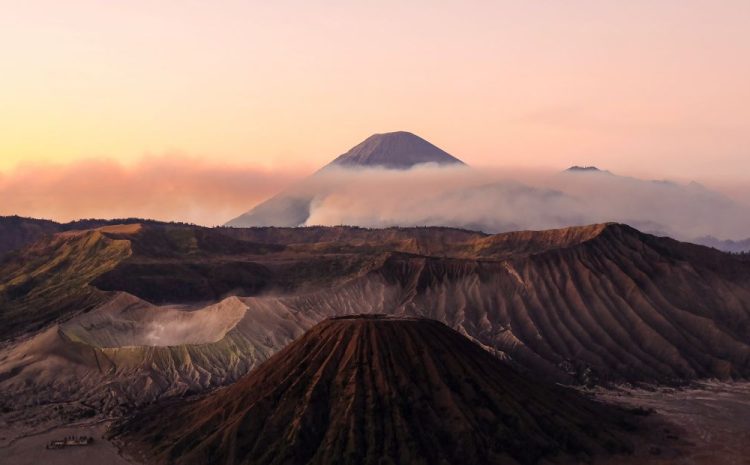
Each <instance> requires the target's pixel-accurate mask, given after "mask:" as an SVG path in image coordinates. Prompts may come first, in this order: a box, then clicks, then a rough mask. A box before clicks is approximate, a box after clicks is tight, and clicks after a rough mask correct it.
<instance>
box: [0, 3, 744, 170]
mask: <svg viewBox="0 0 750 465" xmlns="http://www.w3.org/2000/svg"><path fill="white" fill-rule="evenodd" d="M748 24H750V2H748V1H747V0H650V1H641V0H631V1H613V0H565V1H563V0H559V1H556V0H523V1H522V0H513V1H510V0H486V1H467V0H463V1H440V0H430V1H426V0H411V1H408V2H407V1H403V0H400V1H391V0H379V1H368V2H365V1H312V0H307V1H290V0H278V1H251V0H245V1H232V0H221V1H214V2H208V1H205V0H201V1H197V0H182V1H151V0H148V1H146V0H127V1H101V0H66V1H59V0H4V1H3V6H2V14H0V57H1V58H2V59H1V60H0V173H5V176H13V173H15V172H18V170H21V171H23V172H28V170H29V169H30V168H29V167H33V166H44V167H47V168H50V167H53V168H54V167H58V166H70V165H75V164H77V163H87V162H88V161H90V160H108V162H116V163H118V164H120V165H123V166H136V165H138V166H141V165H142V164H143V163H145V162H144V160H149V159H152V158H154V157H155V158H159V157H163V156H168V157H174V156H185V157H188V158H190V159H193V160H195V159H197V160H201V161H202V162H203V163H208V164H210V163H214V162H216V163H219V162H220V164H221V166H227V165H232V166H243V167H246V169H249V168H247V167H252V169H253V170H261V171H263V170H266V171H268V170H271V171H270V172H273V171H274V170H279V171H284V172H287V173H288V172H290V171H293V172H299V173H300V174H304V173H305V172H309V171H312V170H314V169H315V168H317V167H319V166H320V165H322V164H324V163H326V162H327V161H329V160H330V159H331V158H333V157H335V156H336V155H338V154H340V153H342V152H344V151H346V150H347V149H348V148H350V147H351V146H352V145H354V144H356V143H357V142H359V141H360V140H362V139H364V138H365V137H366V136H368V135H370V134H372V133H376V132H386V131H392V130H408V131H412V132H415V133H417V134H419V135H421V136H423V137H425V138H426V139H428V140H430V141H432V142H433V143H435V144H436V145H438V146H440V147H442V148H444V149H445V150H447V151H448V152H450V153H452V154H454V155H456V156H459V157H460V158H462V159H463V160H465V161H466V162H468V163H470V164H473V165H485V166H486V165H493V166H504V167H505V166H523V167H548V168H555V169H557V168H564V167H566V166H568V165H571V164H596V165H599V166H602V167H604V168H608V169H610V170H614V171H617V172H619V173H624V174H631V175H639V176H650V177H659V178H661V177H677V178H698V179H731V180H733V182H735V183H737V182H742V181H744V180H746V179H747V178H743V176H745V173H750V85H749V84H748V83H750V27H748ZM144 157H145V158H144ZM19 165H25V167H21V168H19ZM266 171H264V172H266ZM9 173H10V174H9ZM0 179H2V178H0Z"/></svg>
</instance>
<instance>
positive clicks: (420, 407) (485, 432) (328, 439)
mask: <svg viewBox="0 0 750 465" xmlns="http://www.w3.org/2000/svg"><path fill="white" fill-rule="evenodd" d="M163 408H164V407H163V406H162V407H160V408H154V409H152V410H151V412H146V413H144V414H142V415H141V416H139V417H136V418H134V419H131V420H129V421H128V422H127V423H124V424H122V425H120V426H118V427H117V428H116V429H115V431H116V433H115V434H116V435H121V436H123V439H124V442H126V443H129V444H131V447H133V448H134V450H136V449H137V450H140V451H146V455H147V456H148V458H150V459H153V460H155V463H178V464H207V463H234V464H271V463H273V464H290V465H291V464H330V463H337V464H381V463H389V464H407V463H408V464H431V463H450V464H456V463H482V464H511V463H513V464H517V463H522V464H526V463H537V462H538V461H540V460H542V459H552V458H554V457H557V458H566V459H571V460H579V459H584V460H585V459H586V458H588V457H590V456H591V455H592V454H597V453H608V452H619V451H624V450H628V448H629V445H628V443H627V441H626V440H624V439H623V438H624V433H621V432H620V430H619V427H618V426H616V425H615V421H622V420H623V415H624V413H622V412H621V411H619V410H615V409H613V408H610V407H606V406H603V405H601V404H598V403H594V402H592V401H590V400H588V399H585V398H583V397H581V396H579V395H578V394H576V393H574V392H572V391H568V390H565V389H562V388H558V387H554V386H545V385H543V384H540V383H538V382H532V381H531V380H528V379H526V378H525V377H523V376H521V375H519V374H518V373H516V372H515V371H514V370H513V369H511V368H509V367H507V366H505V365H504V364H503V363H502V362H500V361H499V360H498V359H497V358H495V357H494V356H492V355H491V354H490V353H488V352H486V351H485V350H484V349H482V348H481V347H479V346H477V345H476V344H474V343H473V342H471V341H469V340H468V339H467V338H465V337H464V336H462V335H461V334H459V333H457V332H456V331H454V330H452V329H449V328H448V327H447V326H445V325H444V324H442V323H439V322H437V321H434V320H427V319H422V318H394V317H384V316H357V317H346V318H334V319H329V320H326V321H324V322H322V323H320V324H318V325H317V326H315V327H314V328H313V329H311V330H310V331H308V332H307V333H306V334H305V335H303V336H302V337H301V338H300V339H298V340H296V341H295V342H294V343H292V344H291V345H289V346H288V347H287V348H285V349H284V350H282V351H281V352H279V353H278V354H276V355H275V356H273V357H271V358H270V359H269V360H268V361H267V362H266V363H264V364H263V365H262V366H260V367H259V368H258V369H257V370H255V371H254V372H252V373H251V374H250V375H248V376H247V377H245V378H243V379H242V380H240V381H238V382H237V383H236V384H234V385H233V386H231V387H230V388H227V389H224V390H220V391H216V392H214V393H213V394H211V395H209V396H208V397H206V398H203V399H201V400H197V401H192V402H184V401H183V402H182V403H180V404H178V405H175V406H172V411H171V412H170V415H169V416H166V417H165V416H164V415H163V414H161V412H163Z"/></svg>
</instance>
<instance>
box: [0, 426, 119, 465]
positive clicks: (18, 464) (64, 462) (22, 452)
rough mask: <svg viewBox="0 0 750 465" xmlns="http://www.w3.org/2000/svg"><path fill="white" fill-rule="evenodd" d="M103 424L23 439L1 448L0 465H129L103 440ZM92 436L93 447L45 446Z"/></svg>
mask: <svg viewBox="0 0 750 465" xmlns="http://www.w3.org/2000/svg"><path fill="white" fill-rule="evenodd" d="M106 428H107V424H106V423H99V424H95V425H90V426H79V427H75V426H73V427H70V426H69V427H63V428H55V429H53V430H51V431H48V432H44V433H39V434H35V435H31V436H26V437H22V438H20V439H16V440H15V441H13V442H11V443H10V444H9V445H8V444H4V445H3V446H2V447H0V464H2V465H73V464H85V465H99V464H102V465H129V464H131V462H128V461H126V460H125V459H123V458H122V457H121V456H120V455H119V454H118V452H117V448H115V446H113V445H112V444H111V443H110V442H109V441H107V440H105V439H103V438H102V434H103V433H104V431H105V430H106ZM69 435H75V436H84V435H85V436H93V437H94V443H93V444H91V445H88V446H80V447H66V448H65V449H57V450H48V449H45V445H46V444H48V443H49V442H50V441H52V440H53V439H62V438H64V437H65V436H69Z"/></svg>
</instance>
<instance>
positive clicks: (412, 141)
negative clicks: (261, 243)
mask: <svg viewBox="0 0 750 465" xmlns="http://www.w3.org/2000/svg"><path fill="white" fill-rule="evenodd" d="M422 164H434V165H439V166H464V162H462V161H461V160H459V159H458V158H456V157H454V156H452V155H450V154H449V153H448V152H446V151H444V150H442V149H440V148H438V147H436V146H435V145H433V144H431V143H430V142H427V141H426V140H424V139H422V138H421V137H419V136H417V135H415V134H412V133H410V132H406V131H397V132H389V133H384V134H373V135H372V136H370V137H368V138H367V139H365V140H364V141H362V142H360V143H359V144H357V145H356V146H354V147H353V148H351V149H350V150H349V151H348V152H346V153H344V154H343V155H339V156H338V157H336V158H335V159H334V160H333V161H332V162H331V163H329V164H327V165H326V166H324V167H323V168H322V169H320V170H319V171H318V172H317V173H315V174H313V175H312V176H310V177H309V178H307V179H305V180H303V181H302V182H301V183H300V184H299V185H295V186H292V187H291V188H289V189H287V190H285V191H283V192H280V193H279V194H277V195H275V196H273V197H271V198H270V199H268V200H266V201H264V202H261V203H260V204H258V205H256V206H255V207H254V208H253V209H252V210H250V211H248V212H247V213H244V214H242V215H240V216H238V217H237V218H235V219H233V220H231V221H229V222H228V223H227V226H235V227H253V226H300V225H303V224H304V223H305V221H307V219H308V218H309V217H310V207H311V204H312V202H313V200H314V198H315V197H316V196H323V195H325V192H324V191H321V188H320V186H318V185H317V182H318V181H319V180H320V178H321V176H322V175H323V174H328V175H332V172H333V170H334V169H336V168H338V169H343V170H349V169H365V168H367V169H371V168H379V169H390V170H406V169H409V168H412V167H414V166H417V165H422ZM338 174H341V175H343V176H344V177H345V176H346V172H343V173H338ZM336 177H339V176H336ZM330 181H331V180H330V179H328V182H330Z"/></svg>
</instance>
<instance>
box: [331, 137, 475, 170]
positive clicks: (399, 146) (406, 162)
mask: <svg viewBox="0 0 750 465" xmlns="http://www.w3.org/2000/svg"><path fill="white" fill-rule="evenodd" d="M422 163H436V164H439V165H443V164H448V165H463V164H464V162H462V161H461V160H459V159H458V158H456V157H454V156H452V155H450V154H449V153H448V152H446V151H444V150H442V149H440V148H438V147H436V146H435V145H433V144H431V143H429V142H427V141H426V140H424V139H422V138H421V137H419V136H417V135H414V134H412V133H410V132H405V131H397V132H388V133H385V134H373V135H372V136H370V137H368V138H367V139H365V140H364V141H362V142H361V143H359V144H358V145H356V146H355V147H353V148H352V149H351V150H349V151H348V152H346V153H345V154H343V155H339V156H338V157H337V158H336V159H335V160H333V161H332V162H331V163H330V164H329V165H328V166H346V167H376V168H377V167H380V168H391V169H408V168H411V167H412V166H414V165H419V164H422Z"/></svg>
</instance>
